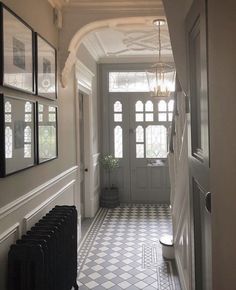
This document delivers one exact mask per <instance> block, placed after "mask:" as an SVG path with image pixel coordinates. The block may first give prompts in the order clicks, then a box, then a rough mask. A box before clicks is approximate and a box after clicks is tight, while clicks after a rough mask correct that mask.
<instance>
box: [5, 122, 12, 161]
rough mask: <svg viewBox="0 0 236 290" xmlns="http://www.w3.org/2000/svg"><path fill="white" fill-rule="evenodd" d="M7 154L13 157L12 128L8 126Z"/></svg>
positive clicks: (6, 137) (6, 138) (6, 131)
mask: <svg viewBox="0 0 236 290" xmlns="http://www.w3.org/2000/svg"><path fill="white" fill-rule="evenodd" d="M5 156H6V158H12V129H11V128H10V127H8V126H7V127H6V128H5Z"/></svg>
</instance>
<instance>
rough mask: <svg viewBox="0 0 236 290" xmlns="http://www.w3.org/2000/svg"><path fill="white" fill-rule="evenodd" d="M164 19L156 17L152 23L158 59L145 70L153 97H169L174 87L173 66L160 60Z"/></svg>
mask: <svg viewBox="0 0 236 290" xmlns="http://www.w3.org/2000/svg"><path fill="white" fill-rule="evenodd" d="M165 24H166V21H165V20H164V19H156V20H154V21H153V25H154V26H155V27H156V28H157V31H158V37H157V39H158V46H157V50H158V61H157V63H156V64H154V65H153V66H152V69H151V70H149V71H147V79H148V84H149V87H150V92H151V94H152V96H154V97H169V96H170V95H171V93H172V92H173V91H174V87H175V67H174V66H173V65H172V64H170V63H168V62H164V61H163V60H162V43H161V26H163V25H165Z"/></svg>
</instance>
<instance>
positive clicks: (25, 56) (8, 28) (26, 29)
mask: <svg viewBox="0 0 236 290" xmlns="http://www.w3.org/2000/svg"><path fill="white" fill-rule="evenodd" d="M0 12H1V13H0V15H1V17H0V18H1V19H0V21H1V29H0V40H1V44H0V53H1V66H0V67H1V69H0V85H2V86H6V87H11V88H14V89H18V90H20V91H24V92H27V93H35V73H34V72H35V65H34V32H33V30H32V28H31V27H30V26H29V25H28V24H27V23H25V22H24V21H23V20H22V19H21V18H19V17H18V16H17V15H16V14H15V13H14V12H12V11H11V10H10V9H9V8H7V7H6V6H5V5H4V4H2V3H0Z"/></svg>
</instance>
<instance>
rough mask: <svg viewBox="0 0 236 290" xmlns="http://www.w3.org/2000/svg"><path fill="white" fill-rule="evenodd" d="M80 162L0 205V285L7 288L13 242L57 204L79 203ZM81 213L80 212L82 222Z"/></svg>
mask: <svg viewBox="0 0 236 290" xmlns="http://www.w3.org/2000/svg"><path fill="white" fill-rule="evenodd" d="M77 169H78V167H77V166H74V167H71V168H70V169H68V170H66V171H64V172H63V173H61V174H59V175H58V176H56V177H54V178H53V179H51V180H49V181H47V182H46V183H44V184H42V185H40V186H39V187H37V188H35V189H33V190H32V191H31V192H29V193H27V194H25V195H23V196H22V197H20V198H19V199H17V200H15V201H14V202H12V203H10V204H8V205H6V206H4V207H2V208H0V233H2V234H1V235H0V265H1V271H0V289H1V290H6V280H5V279H6V267H7V254H8V251H9V248H10V245H11V244H13V243H14V242H15V241H16V240H17V239H19V238H20V236H21V235H22V234H23V233H25V232H26V231H27V230H29V229H30V228H31V226H33V225H34V224H35V223H36V222H37V221H38V220H39V219H40V218H41V217H42V216H44V215H45V214H46V213H47V212H48V211H49V210H50V209H52V208H53V207H54V206H55V205H65V204H66V205H76V207H77V208H78V207H79V204H78V202H77V197H76V195H77V194H78V193H77V186H76V184H77V182H78V176H77ZM79 222H80V214H79V213H78V223H79Z"/></svg>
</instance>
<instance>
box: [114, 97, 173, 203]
mask: <svg viewBox="0 0 236 290" xmlns="http://www.w3.org/2000/svg"><path fill="white" fill-rule="evenodd" d="M109 100H110V152H112V153H113V154H114V156H115V157H116V158H119V163H120V167H119V169H118V170H116V172H115V173H114V175H113V179H114V180H115V181H116V182H117V183H118V186H119V191H120V195H121V201H125V202H149V203H152V202H153V203H156V202H169V192H170V185H169V177H168V165H167V159H166V157H167V151H168V129H169V127H170V124H171V120H172V114H173V113H172V112H173V100H171V99H170V98H169V99H165V100H161V99H155V98H152V97H150V95H149V94H145V93H126V94H124V93H122V94H118V93H116V94H111V95H110V98H109Z"/></svg>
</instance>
